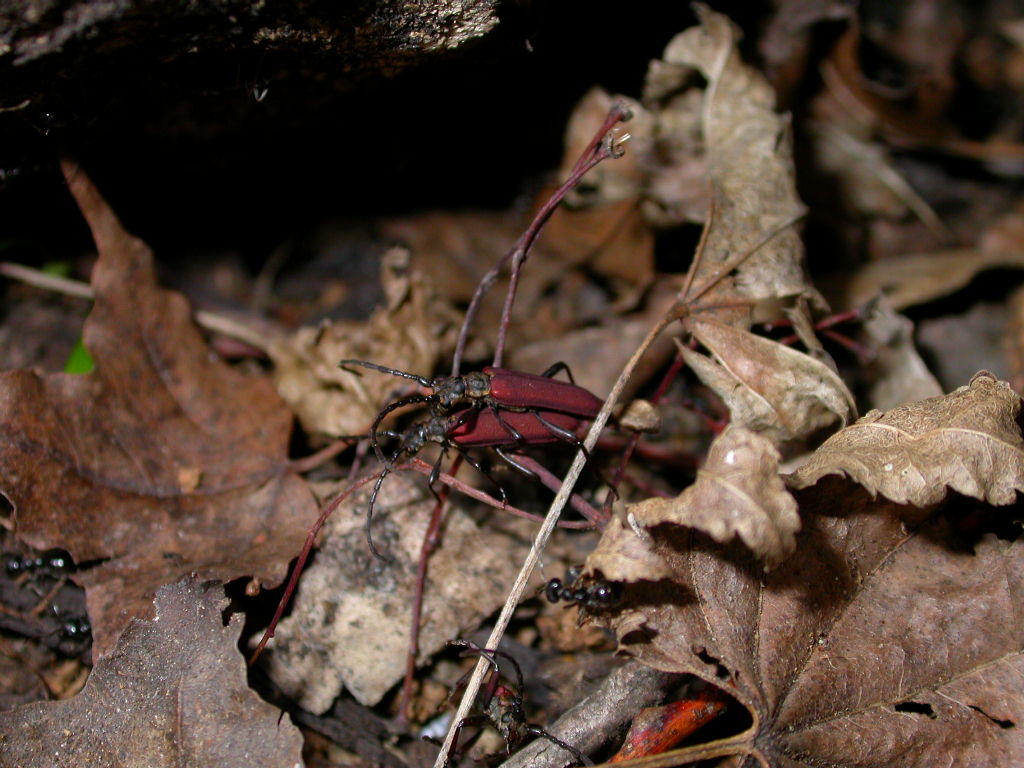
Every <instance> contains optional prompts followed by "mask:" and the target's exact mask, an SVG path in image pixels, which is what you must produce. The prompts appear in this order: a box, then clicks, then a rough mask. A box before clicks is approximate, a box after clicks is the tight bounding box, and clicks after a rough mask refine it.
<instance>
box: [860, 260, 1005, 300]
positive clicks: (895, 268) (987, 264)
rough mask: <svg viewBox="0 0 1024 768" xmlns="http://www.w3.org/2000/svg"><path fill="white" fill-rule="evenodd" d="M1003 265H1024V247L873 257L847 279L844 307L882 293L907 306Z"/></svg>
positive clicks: (941, 293) (949, 289)
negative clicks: (876, 258)
mask: <svg viewBox="0 0 1024 768" xmlns="http://www.w3.org/2000/svg"><path fill="white" fill-rule="evenodd" d="M999 268H1014V269H1021V268H1024V250H1016V251H1009V250H1007V251H987V250H983V249H978V248H957V249H954V250H949V251H938V252H935V253H908V254H904V255H902V256H900V257H899V258H894V259H881V260H879V261H873V262H870V263H868V264H866V265H864V266H863V267H862V268H861V269H860V270H859V271H858V272H857V273H856V274H855V275H854V276H853V277H852V278H851V279H850V280H849V281H848V282H847V283H846V285H845V287H844V290H843V297H842V301H843V306H842V307H841V308H842V309H852V308H854V307H859V306H861V305H863V304H865V303H867V302H868V301H870V300H872V299H874V298H876V297H877V296H878V295H880V294H881V295H884V296H885V297H886V299H887V300H888V302H889V304H890V305H891V306H892V307H893V308H894V309H897V310H899V309H906V308H907V307H912V306H915V305H917V304H923V303H925V302H928V301H932V300H933V299H938V298H941V297H943V296H947V295H949V294H951V293H953V292H954V291H958V290H960V289H961V288H963V287H964V286H965V285H967V284H968V283H969V282H970V281H971V280H972V279H973V278H974V277H975V276H976V275H977V274H979V273H980V272H984V271H985V270H987V269H999Z"/></svg>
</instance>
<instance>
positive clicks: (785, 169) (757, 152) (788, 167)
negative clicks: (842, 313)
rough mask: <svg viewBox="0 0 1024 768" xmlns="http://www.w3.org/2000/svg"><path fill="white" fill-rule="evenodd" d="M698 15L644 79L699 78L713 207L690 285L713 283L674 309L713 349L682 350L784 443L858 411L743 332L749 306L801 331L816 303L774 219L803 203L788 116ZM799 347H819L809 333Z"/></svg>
mask: <svg viewBox="0 0 1024 768" xmlns="http://www.w3.org/2000/svg"><path fill="white" fill-rule="evenodd" d="M698 13H699V16H700V21H701V24H700V25H699V26H697V27H693V28H691V29H689V30H687V31H685V32H683V33H681V34H680V35H677V36H676V37H675V38H674V39H673V40H672V41H671V42H670V43H669V45H668V47H667V48H666V49H665V54H664V56H663V57H662V58H663V60H662V62H661V64H660V65H659V67H657V68H656V71H655V70H654V69H652V78H653V79H652V80H651V82H650V83H649V88H650V90H651V92H652V93H657V94H658V95H660V96H661V97H663V98H664V97H665V96H666V95H668V94H670V93H672V92H674V91H677V90H680V89H686V88H687V87H688V86H689V85H690V84H691V83H692V77H691V73H692V69H696V70H698V71H699V72H700V73H701V74H702V75H704V77H705V78H706V80H707V82H708V84H707V88H706V91H705V96H704V100H703V104H702V113H701V114H702V119H701V128H702V134H703V140H704V143H705V148H706V152H707V156H708V160H709V175H710V178H711V182H712V187H713V197H714V200H715V206H714V209H713V211H712V215H711V217H710V219H709V222H708V224H707V231H706V233H705V240H704V242H703V244H702V249H701V253H700V254H699V257H700V262H699V264H698V265H697V270H696V274H695V275H694V279H693V282H692V287H693V289H696V290H701V291H703V290H704V289H705V288H706V287H707V286H711V289H710V290H707V291H706V292H705V293H703V295H701V296H699V297H697V301H696V304H697V306H696V307H691V306H686V305H685V302H687V301H690V300H691V297H690V296H683V297H682V298H681V303H682V306H681V307H680V315H681V320H682V322H683V325H684V327H685V328H686V329H687V331H689V332H690V333H691V334H692V335H693V336H694V337H696V338H697V339H698V341H700V342H701V343H702V344H703V345H704V347H705V348H706V349H707V350H708V352H710V353H711V357H708V356H704V355H700V354H698V353H697V352H694V351H692V350H687V349H684V350H683V354H684V356H685V357H686V360H687V363H688V364H689V365H690V366H691V367H692V368H693V369H694V371H695V372H696V373H697V374H698V376H700V377H701V378H702V379H703V380H704V382H705V383H706V384H708V385H709V386H711V387H712V388H713V389H715V390H716V391H717V392H718V394H719V395H720V396H721V397H722V398H723V399H725V400H726V402H727V403H728V404H729V406H730V409H731V410H732V416H733V421H734V422H736V423H740V424H743V425H745V426H748V427H750V428H751V429H754V430H756V431H760V432H763V433H765V434H766V435H767V436H768V437H769V438H770V439H772V440H773V441H774V442H776V443H784V442H788V441H791V440H795V439H797V438H802V437H805V436H807V435H808V434H810V433H813V432H815V431H816V430H818V429H820V428H822V427H824V426H827V425H829V424H831V423H833V422H835V421H836V420H839V421H842V422H844V423H845V422H846V421H847V420H849V419H851V418H853V416H854V415H855V413H856V409H855V407H854V403H853V397H852V395H851V394H850V392H849V391H848V390H847V388H846V385H845V384H844V383H843V382H842V380H841V379H839V377H838V376H837V375H836V374H835V372H834V371H833V370H831V369H830V368H829V367H828V365H826V364H825V363H823V362H821V361H820V360H815V359H813V358H812V357H810V356H808V355H804V354H803V353H800V352H797V351H795V350H792V349H787V348H785V347H783V346H782V345H779V344H777V343H775V342H772V341H768V340H766V339H762V338H759V337H755V336H753V335H752V334H750V333H748V332H747V331H748V329H749V326H750V324H751V319H752V312H751V307H750V306H749V304H750V303H755V302H761V303H762V304H763V305H764V307H762V308H767V306H768V305H769V304H773V303H776V302H781V303H782V304H783V305H785V304H789V305H791V306H790V307H789V310H788V311H789V314H790V315H791V316H792V315H796V318H795V319H796V320H797V321H798V322H796V323H795V326H796V327H797V329H799V330H802V332H803V333H805V334H807V332H808V330H807V329H810V328H811V323H810V322H809V318H808V317H807V314H808V306H809V305H816V306H819V307H820V306H822V305H823V302H822V300H821V297H820V296H819V295H818V293H817V291H816V290H815V289H814V288H813V287H812V286H811V285H810V283H809V282H808V281H807V279H806V277H805V275H804V272H803V246H802V244H801V242H800V238H799V236H798V234H797V233H796V232H795V231H794V230H793V229H792V228H791V227H783V225H784V224H786V223H787V222H793V221H795V219H796V218H797V217H798V216H799V214H800V212H801V211H802V210H803V206H802V204H801V203H800V202H799V200H798V198H797V195H796V186H795V181H794V170H793V161H792V149H791V143H790V140H789V136H788V123H787V121H786V120H785V119H784V118H782V117H780V116H779V115H778V114H776V112H775V111H774V106H775V105H774V97H773V94H772V90H771V87H770V85H769V84H768V83H767V81H765V79H764V78H763V76H761V75H760V74H759V73H758V72H756V71H755V70H753V69H752V68H750V67H747V66H746V65H745V64H743V62H742V60H741V58H740V54H739V51H738V49H737V41H738V39H739V31H738V29H737V28H736V27H735V26H734V25H733V24H732V23H731V22H730V21H729V20H728V19H727V18H726V17H725V16H722V15H720V14H717V13H714V12H712V11H710V10H709V9H708V8H706V7H704V6H698ZM780 227H783V228H782V230H781V231H779V232H775V230H776V229H778V228H780ZM773 232H775V234H774V236H773V237H771V238H770V239H768V240H767V242H765V239H766V237H767V236H768V235H769V234H771V233H773ZM759 245H760V247H757V246H759ZM755 248H756V249H755ZM743 254H750V256H749V258H747V259H746V260H745V261H743V262H742V263H740V264H739V266H738V267H737V268H736V277H735V278H729V277H725V276H724V275H723V274H721V273H722V272H725V271H728V270H727V269H723V268H724V267H725V265H726V264H734V263H735V260H736V259H737V258H738V257H740V256H742V255H743ZM698 310H700V313H699V315H698V314H696V313H697V311H698ZM711 318H713V320H712V319H711ZM806 344H807V346H808V347H809V348H812V349H819V350H820V345H816V343H815V341H814V339H813V338H811V337H810V336H808V337H807V339H806ZM784 371H785V372H787V373H786V374H783V373H782V372H784Z"/></svg>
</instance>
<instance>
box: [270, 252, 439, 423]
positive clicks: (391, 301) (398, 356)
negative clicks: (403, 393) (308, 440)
mask: <svg viewBox="0 0 1024 768" xmlns="http://www.w3.org/2000/svg"><path fill="white" fill-rule="evenodd" d="M382 280H383V283H384V294H385V296H386V299H387V306H385V307H382V308H379V309H377V310H376V311H375V312H374V313H373V315H371V316H370V318H369V320H367V321H366V322H359V323H348V322H346V323H333V324H328V325H324V326H320V327H316V328H310V327H305V328H300V329H299V330H298V331H296V332H295V333H294V334H292V335H291V336H290V337H288V338H284V339H279V340H275V341H274V342H273V343H271V345H270V348H269V350H268V353H269V354H270V357H271V359H272V360H273V361H274V384H275V386H276V387H277V391H278V393H279V394H280V395H281V397H282V398H284V400H285V401H286V402H287V403H288V404H289V405H290V406H291V407H292V409H293V410H294V411H295V414H296V416H297V417H298V419H299V421H300V422H301V423H302V426H303V428H304V429H305V430H306V431H307V432H310V433H312V434H324V435H355V434H360V433H362V432H364V431H365V430H366V428H367V426H368V425H369V424H370V422H371V421H373V417H374V416H375V415H376V414H377V412H378V411H379V410H380V408H381V404H382V403H385V402H387V401H388V400H390V399H392V398H391V395H392V394H393V393H394V391H395V388H396V380H395V379H394V378H393V377H390V376H377V375H373V376H366V375H362V374H360V373H353V372H351V371H346V370H342V369H341V368H339V367H338V361H340V360H344V359H347V358H351V359H357V360H369V361H371V362H376V361H380V360H386V361H387V364H388V366H390V367H394V368H398V369H400V370H403V371H410V372H412V373H418V374H420V375H424V376H429V375H431V373H432V372H433V370H434V366H435V365H436V363H437V360H438V357H439V356H440V355H441V354H442V352H443V351H444V350H445V349H447V348H448V347H450V346H451V345H452V344H453V343H454V339H455V336H454V333H455V328H456V327H457V322H456V320H457V316H456V314H455V311H454V309H452V307H451V306H450V305H449V304H447V303H446V302H445V301H443V300H442V299H440V298H438V296H437V295H436V293H435V291H434V289H433V286H432V285H431V284H430V282H429V281H428V280H427V278H426V277H425V276H424V275H422V274H421V273H419V272H418V271H416V270H415V269H410V268H409V252H408V251H407V250H405V249H404V248H393V249H391V250H390V251H388V253H387V254H385V256H384V260H383V264H382Z"/></svg>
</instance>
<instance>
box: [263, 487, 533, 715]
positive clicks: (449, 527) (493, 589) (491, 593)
mask: <svg viewBox="0 0 1024 768" xmlns="http://www.w3.org/2000/svg"><path fill="white" fill-rule="evenodd" d="M434 503H435V502H434V498H433V497H432V496H430V495H429V494H428V493H427V492H426V481H425V480H424V479H423V478H422V477H420V476H419V475H414V474H406V473H398V474H393V475H391V476H390V477H388V478H387V480H386V482H385V484H384V485H383V486H382V488H381V493H380V496H378V498H377V504H376V507H375V508H374V517H373V538H374V543H375V544H376V546H377V547H378V548H379V549H381V550H382V551H383V552H386V553H387V554H388V555H389V556H390V557H391V562H388V563H385V562H383V561H381V560H378V559H376V558H375V557H374V556H373V554H372V553H371V552H370V551H369V548H368V546H367V543H366V535H365V531H364V525H363V523H364V515H365V513H366V504H367V493H365V492H364V493H362V494H359V495H357V496H355V497H353V498H352V499H351V500H349V501H348V502H346V503H344V504H342V505H341V506H340V507H339V508H338V509H337V510H335V512H334V514H333V516H332V517H331V519H330V521H329V522H328V525H327V533H326V535H325V537H324V541H323V544H322V545H321V546H320V548H319V550H318V551H317V556H316V560H315V561H314V563H313V564H312V565H311V566H310V567H309V568H308V569H307V570H306V571H305V573H303V575H302V581H301V582H300V584H299V590H298V593H297V594H296V597H295V600H294V604H293V608H292V612H291V614H290V616H289V617H288V618H286V619H285V620H284V621H282V622H281V625H280V626H279V627H278V629H277V633H276V635H275V636H274V639H273V641H272V642H271V643H270V645H269V646H268V649H267V654H266V655H267V657H268V658H267V664H268V669H269V672H270V675H271V677H272V678H273V679H274V681H275V683H276V684H277V685H278V686H279V687H280V688H281V689H282V690H283V691H284V692H285V693H287V694H288V695H289V696H290V697H292V698H294V699H295V700H296V701H297V702H298V703H299V704H300V705H301V706H302V707H303V708H305V709H308V710H310V711H313V712H318V713H320V712H325V711H326V710H328V709H329V708H330V706H331V702H333V701H334V699H335V698H337V696H338V694H340V693H341V691H342V689H343V688H346V689H348V690H349V691H350V692H351V694H352V695H353V696H354V697H355V698H356V700H358V701H359V702H361V703H363V704H366V705H373V704H376V703H377V702H379V701H380V699H381V697H383V696H384V694H385V693H387V691H388V690H389V689H390V688H391V687H392V686H394V684H395V683H396V682H397V681H398V680H400V679H401V677H402V674H403V671H404V669H405V657H406V653H407V651H408V643H409V624H410V620H411V616H412V614H411V611H412V608H411V606H412V593H413V587H414V584H415V580H416V568H417V564H418V563H419V558H420V547H421V546H422V544H423V536H424V534H425V532H426V527H427V524H428V521H429V519H430V513H431V509H432V508H433V506H434ZM525 552H526V550H525V548H524V546H523V545H522V544H520V543H518V542H516V541H514V540H512V539H511V538H510V537H509V536H507V535H503V534H501V533H497V532H494V531H490V530H484V529H481V528H478V527H477V526H476V525H475V524H474V523H473V522H472V521H471V520H470V519H469V518H468V517H467V516H466V515H465V514H464V513H463V512H460V511H459V510H458V509H454V508H453V509H449V510H447V512H446V513H445V522H444V536H442V537H441V541H440V544H439V546H438V548H437V549H436V550H435V551H434V553H433V554H432V555H431V556H430V568H429V570H428V573H427V583H426V587H425V592H424V606H423V623H422V625H421V629H420V642H419V646H420V661H421V662H425V661H426V660H427V659H428V658H429V657H430V656H431V655H432V654H434V653H436V652H437V651H438V650H440V648H442V647H443V646H444V644H445V642H447V641H448V640H449V639H451V638H453V637H458V636H459V635H460V634H461V633H462V631H463V630H464V629H466V628H467V627H472V626H476V624H477V623H479V621H480V620H482V619H483V617H485V616H486V615H488V614H489V613H492V612H493V611H494V610H495V609H497V608H498V607H499V606H500V605H501V602H502V600H504V598H505V595H506V594H507V591H508V588H509V585H510V584H511V583H512V581H513V579H514V578H515V574H516V570H517V567H518V566H517V564H518V562H519V561H520V560H521V558H522V557H523V555H525ZM495 553H500V555H499V556H496V554H495Z"/></svg>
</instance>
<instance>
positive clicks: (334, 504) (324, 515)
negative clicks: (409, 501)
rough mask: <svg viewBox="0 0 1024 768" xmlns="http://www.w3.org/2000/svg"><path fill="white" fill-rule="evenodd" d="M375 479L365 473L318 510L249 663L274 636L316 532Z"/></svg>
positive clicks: (258, 655) (311, 547) (314, 540)
mask: <svg viewBox="0 0 1024 768" xmlns="http://www.w3.org/2000/svg"><path fill="white" fill-rule="evenodd" d="M376 479H377V474H376V473H374V474H372V475H367V476H366V477H363V478H361V479H360V480H359V481H358V482H355V483H353V484H352V485H350V486H349V487H348V488H346V489H345V490H344V491H342V492H341V493H339V494H338V495H337V496H336V497H335V498H334V499H333V500H332V501H331V502H330V503H329V504H327V505H325V506H324V508H323V510H322V511H321V512H320V517H318V518H317V520H316V522H315V523H313V526H312V527H311V528H310V529H309V531H307V532H306V542H305V543H304V544H303V545H302V551H301V552H300V553H299V557H298V559H297V560H296V561H295V567H294V568H292V575H291V577H290V578H289V579H288V585H287V586H286V587H285V590H284V594H283V595H281V600H280V601H279V602H278V604H277V610H275V611H274V617H273V618H272V619H271V620H270V625H269V626H268V627H267V629H266V631H265V632H264V633H263V637H261V638H260V642H259V644H258V645H257V646H256V650H254V651H253V652H252V656H250V657H249V663H250V664H252V663H253V662H255V661H256V659H258V658H259V657H260V654H262V653H263V649H264V648H266V647H267V643H269V642H270V638H272V637H273V636H274V631H275V630H276V629H277V624H278V622H279V621H281V616H282V615H283V614H284V611H285V608H287V607H288V603H289V602H291V599H292V595H293V594H294V593H295V588H296V586H298V583H299V577H300V576H301V575H302V571H303V569H304V568H305V567H306V561H307V560H308V559H309V555H310V553H311V552H312V551H313V546H314V545H315V544H316V537H317V534H319V533H320V530H321V529H322V528H323V527H324V524H325V523H326V522H327V519H328V518H329V517H330V516H331V513H332V512H334V510H335V509H337V508H338V505H339V504H341V502H343V501H344V500H345V499H347V498H348V497H349V496H351V495H352V493H354V492H355V491H356V490H358V489H359V488H362V487H363V486H364V485H366V484H367V483H369V482H371V481H373V480H376Z"/></svg>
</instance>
